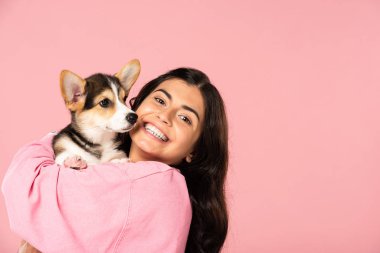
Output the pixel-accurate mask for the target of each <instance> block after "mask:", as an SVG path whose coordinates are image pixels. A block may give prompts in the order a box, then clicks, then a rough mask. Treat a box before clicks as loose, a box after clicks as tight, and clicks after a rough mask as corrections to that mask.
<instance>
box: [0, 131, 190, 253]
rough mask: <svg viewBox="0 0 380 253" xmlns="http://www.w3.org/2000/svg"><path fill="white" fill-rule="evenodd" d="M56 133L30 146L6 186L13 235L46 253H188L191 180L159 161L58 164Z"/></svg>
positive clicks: (17, 157)
mask: <svg viewBox="0 0 380 253" xmlns="http://www.w3.org/2000/svg"><path fill="white" fill-rule="evenodd" d="M53 136H54V134H49V135H48V136H46V137H44V138H43V139H41V140H40V141H36V142H33V143H31V144H28V145H26V146H24V147H22V148H21V149H20V150H19V152H17V154H16V155H15V156H14V158H13V160H12V162H11V164H10V166H9V168H8V170H7V172H6V174H5V177H4V180H3V183H2V192H3V195H4V199H5V204H6V208H7V212H8V218H9V223H10V226H11V229H12V231H14V232H15V233H16V234H18V235H19V236H21V237H22V238H23V239H25V240H26V241H28V242H29V243H31V244H32V245H34V246H35V247H36V248H38V249H39V250H41V251H42V252H115V251H120V252H184V248H185V246H186V240H187V235H188V231H189V227H190V222H191V205H190V200H189V196H188V192H187V188H186V182H185V180H184V178H183V176H182V175H181V174H180V173H179V172H178V171H177V170H175V169H174V168H171V167H169V166H167V165H165V164H161V163H158V162H139V163H127V164H112V163H107V164H99V165H94V166H89V167H88V168H87V169H85V170H82V171H76V170H72V169H69V168H64V167H61V166H59V165H57V164H55V162H54V152H53V149H52V147H51V141H52V138H53Z"/></svg>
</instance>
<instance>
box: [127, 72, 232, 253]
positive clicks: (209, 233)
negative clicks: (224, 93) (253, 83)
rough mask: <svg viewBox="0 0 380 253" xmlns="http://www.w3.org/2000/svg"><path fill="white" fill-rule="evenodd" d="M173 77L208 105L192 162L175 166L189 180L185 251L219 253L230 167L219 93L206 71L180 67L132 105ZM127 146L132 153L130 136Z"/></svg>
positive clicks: (224, 228)
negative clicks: (197, 92) (193, 89)
mask: <svg viewBox="0 0 380 253" xmlns="http://www.w3.org/2000/svg"><path fill="white" fill-rule="evenodd" d="M173 78H178V79H182V80H184V81H185V82H186V83H187V84H188V85H194V86H196V87H198V88H199V90H200V91H201V93H202V96H203V100H204V104H205V119H204V124H203V130H202V133H201V135H200V137H199V139H198V141H197V142H196V144H195V147H194V151H193V153H192V155H193V156H192V161H191V163H188V162H186V161H185V160H183V161H182V162H181V163H180V164H176V165H173V166H174V167H176V168H178V169H179V170H180V171H181V173H182V174H183V175H184V177H185V179H186V184H187V188H188V191H189V195H190V200H191V205H192V211H193V216H192V220H191V225H190V232H189V237H188V240H187V244H186V251H185V252H194V253H195V252H196V253H203V252H204V253H212V252H219V251H220V250H221V248H222V246H223V243H224V241H225V239H226V235H227V229H228V214H227V207H226V200H225V188H224V187H225V179H226V174H227V168H228V127H227V119H226V113H225V109H224V102H223V99H222V97H221V96H220V94H219V92H218V90H217V89H216V88H215V87H214V85H212V84H211V82H210V80H209V78H208V77H207V75H206V74H204V73H203V72H201V71H199V70H197V69H192V68H178V69H175V70H172V71H169V72H167V73H166V74H163V75H161V76H159V77H157V78H156V79H154V80H152V81H150V82H148V83H147V84H146V85H145V86H144V87H143V88H142V89H141V90H140V92H139V94H138V95H137V96H136V97H134V98H132V99H131V100H130V105H131V108H132V109H133V110H137V108H138V107H139V106H140V104H141V103H142V102H143V101H144V99H145V98H146V97H147V96H148V95H149V94H150V93H152V92H153V91H154V90H155V89H156V88H157V86H158V85H159V84H161V83H162V82H163V81H166V80H169V79H173ZM189 95H190V94H189ZM124 144H125V148H126V151H127V153H129V148H130V145H131V138H130V137H129V135H125V142H124Z"/></svg>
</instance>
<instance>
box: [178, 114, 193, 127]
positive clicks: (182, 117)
mask: <svg viewBox="0 0 380 253" xmlns="http://www.w3.org/2000/svg"><path fill="white" fill-rule="evenodd" d="M179 117H180V118H181V120H183V121H184V122H185V123H186V124H188V125H191V124H192V122H191V120H190V119H189V118H188V117H186V116H183V115H181V116H179Z"/></svg>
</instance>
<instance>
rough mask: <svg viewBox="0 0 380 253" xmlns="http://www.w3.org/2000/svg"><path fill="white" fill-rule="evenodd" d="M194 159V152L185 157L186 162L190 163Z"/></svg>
mask: <svg viewBox="0 0 380 253" xmlns="http://www.w3.org/2000/svg"><path fill="white" fill-rule="evenodd" d="M192 159H193V154H191V153H190V154H188V155H187V156H186V158H185V160H186V162H188V163H191V161H192Z"/></svg>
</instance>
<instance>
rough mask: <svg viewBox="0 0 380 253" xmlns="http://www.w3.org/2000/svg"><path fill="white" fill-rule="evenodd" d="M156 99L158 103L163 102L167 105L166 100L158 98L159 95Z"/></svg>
mask: <svg viewBox="0 0 380 253" xmlns="http://www.w3.org/2000/svg"><path fill="white" fill-rule="evenodd" d="M154 99H155V100H156V101H157V103H160V104H162V105H165V101H164V100H163V99H161V98H158V97H155V98H154Z"/></svg>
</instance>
